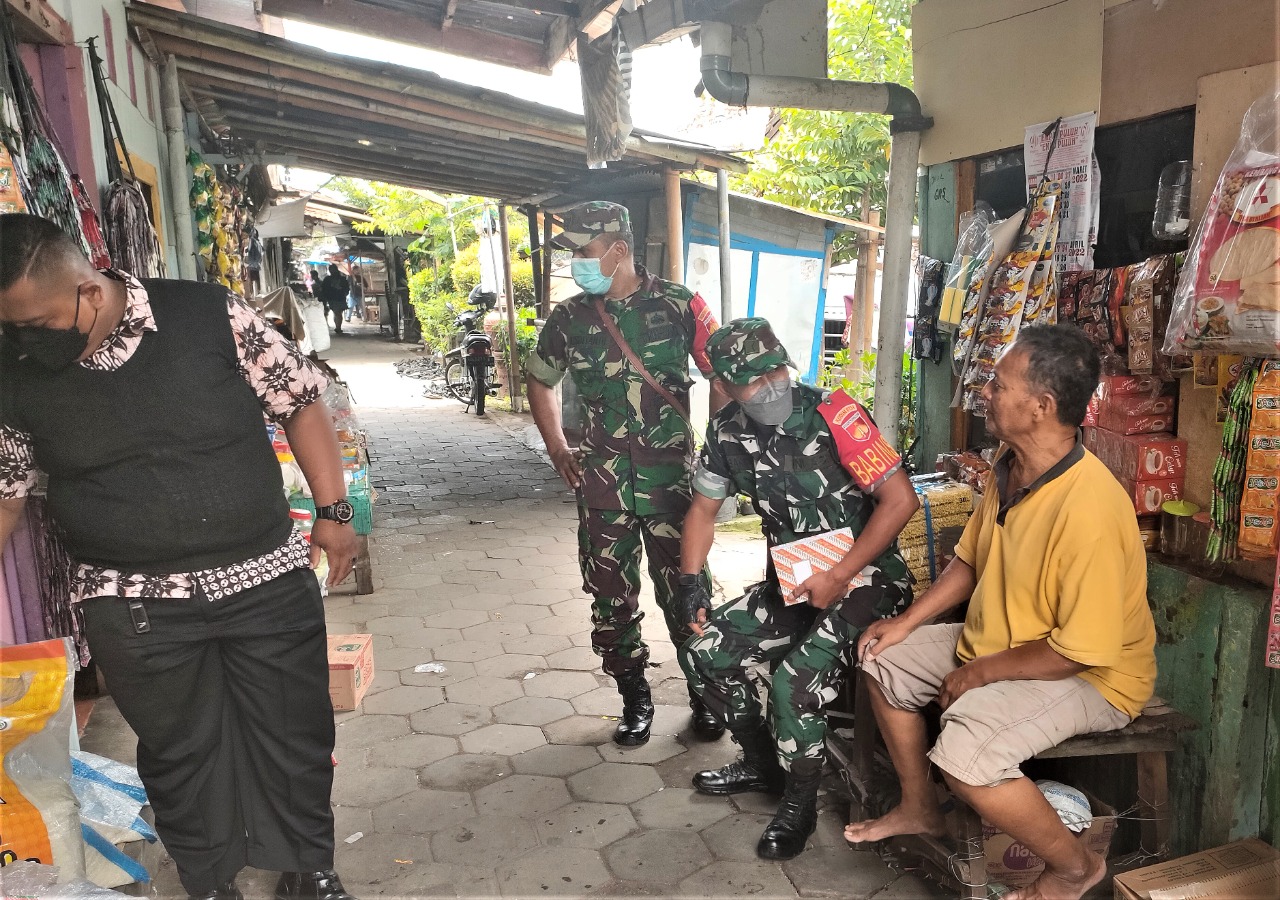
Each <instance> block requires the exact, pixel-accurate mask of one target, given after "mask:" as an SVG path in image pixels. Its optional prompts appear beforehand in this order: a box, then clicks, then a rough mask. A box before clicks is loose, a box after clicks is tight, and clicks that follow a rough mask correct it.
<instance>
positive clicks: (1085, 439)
mask: <svg viewBox="0 0 1280 900" xmlns="http://www.w3.org/2000/svg"><path fill="white" fill-rule="evenodd" d="M1100 430H1101V429H1098V428H1094V427H1093V426H1091V425H1085V426H1084V428H1082V429H1080V431H1081V435H1082V437H1081V439H1080V442H1081V443H1082V444H1084V449H1086V450H1088V451H1089V452H1090V453H1092V454H1093V455H1094V456H1097V457H1098V459H1102V457H1101V456H1100V455H1099V453H1098V432H1099V431H1100ZM1103 462H1106V460H1103Z"/></svg>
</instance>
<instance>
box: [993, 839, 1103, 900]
mask: <svg viewBox="0 0 1280 900" xmlns="http://www.w3.org/2000/svg"><path fill="white" fill-rule="evenodd" d="M1085 852H1086V853H1088V855H1089V869H1088V870H1087V871H1086V872H1085V874H1084V876H1083V877H1081V878H1069V877H1067V876H1066V875H1063V874H1060V873H1058V872H1054V871H1051V870H1049V869H1045V871H1044V874H1042V875H1041V876H1040V877H1039V878H1037V879H1036V880H1035V881H1033V882H1031V884H1029V885H1027V886H1026V887H1024V888H1019V889H1018V890H1016V891H1011V892H1010V893H1008V894H1005V895H1004V897H1002V898H1001V900H1080V898H1081V897H1083V896H1084V894H1085V892H1086V891H1087V890H1089V888H1091V887H1093V886H1094V885H1095V884H1097V883H1098V882H1099V881H1101V880H1102V879H1103V878H1104V877H1105V876H1106V874H1107V863H1106V861H1105V860H1103V858H1102V857H1100V856H1098V855H1097V854H1096V853H1092V852H1090V851H1088V850H1086V851H1085Z"/></svg>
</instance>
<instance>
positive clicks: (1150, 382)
mask: <svg viewBox="0 0 1280 900" xmlns="http://www.w3.org/2000/svg"><path fill="white" fill-rule="evenodd" d="M1169 390H1172V383H1171V382H1165V381H1161V380H1160V379H1159V378H1157V377H1156V376H1155V375H1103V376H1102V379H1101V381H1099V382H1098V396H1100V397H1101V398H1102V399H1103V401H1104V402H1105V401H1106V400H1108V399H1110V398H1111V397H1114V396H1116V395H1119V394H1126V395H1127V394H1146V395H1147V396H1148V397H1152V396H1155V395H1156V394H1161V393H1165V392H1166V391H1169Z"/></svg>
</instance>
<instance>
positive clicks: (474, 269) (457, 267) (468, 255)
mask: <svg viewBox="0 0 1280 900" xmlns="http://www.w3.org/2000/svg"><path fill="white" fill-rule="evenodd" d="M482 246H483V244H482V243H481V242H480V241H475V242H473V243H472V244H471V245H470V246H468V247H464V248H463V249H461V250H459V251H458V255H457V257H456V258H455V259H454V261H453V265H452V266H450V267H449V275H450V276H451V278H452V280H453V288H454V290H456V291H457V292H458V293H459V294H461V295H462V296H464V297H465V296H467V294H469V293H471V289H472V288H473V287H475V286H476V285H477V284H479V283H480V248H481V247H482Z"/></svg>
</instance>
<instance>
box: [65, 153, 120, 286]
mask: <svg viewBox="0 0 1280 900" xmlns="http://www.w3.org/2000/svg"><path fill="white" fill-rule="evenodd" d="M71 186H72V190H73V191H74V192H75V201H76V210H77V211H78V212H79V213H80V227H81V230H83V232H84V237H85V241H86V242H87V243H88V245H89V262H91V263H93V267H94V268H95V269H106V268H110V266H111V253H110V252H109V251H108V250H107V241H106V239H105V238H104V237H103V236H102V227H101V226H100V225H99V224H98V214H97V213H96V212H95V211H94V209H93V204H92V203H90V202H89V193H88V191H86V190H85V189H84V182H82V181H81V180H80V179H79V178H78V177H76V176H75V175H72V176H71Z"/></svg>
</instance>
